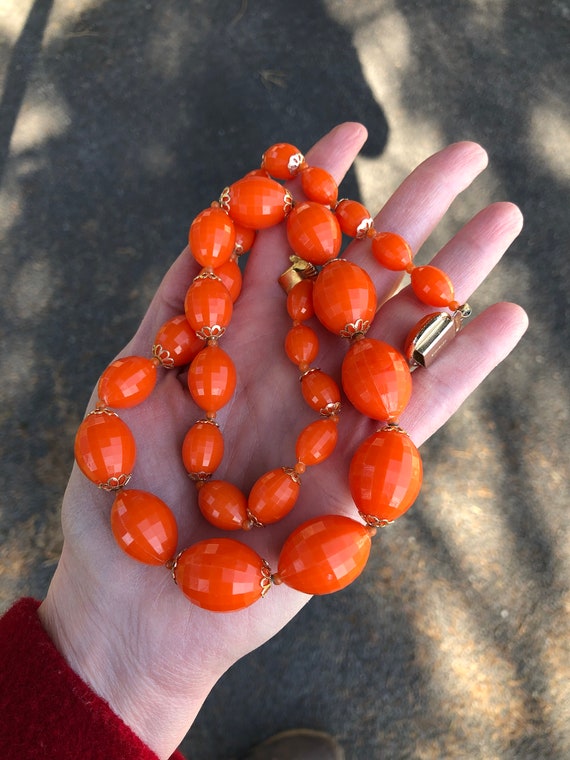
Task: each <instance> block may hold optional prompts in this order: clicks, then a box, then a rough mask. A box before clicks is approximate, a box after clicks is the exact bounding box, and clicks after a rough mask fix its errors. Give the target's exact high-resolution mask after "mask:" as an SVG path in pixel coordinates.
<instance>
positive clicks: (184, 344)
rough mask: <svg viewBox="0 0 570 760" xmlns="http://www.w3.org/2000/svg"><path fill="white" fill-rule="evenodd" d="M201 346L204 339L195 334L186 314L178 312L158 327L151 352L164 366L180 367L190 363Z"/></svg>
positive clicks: (202, 346)
mask: <svg viewBox="0 0 570 760" xmlns="http://www.w3.org/2000/svg"><path fill="white" fill-rule="evenodd" d="M202 348H204V340H203V339H202V338H199V337H198V336H197V335H196V331H195V330H194V329H193V328H192V327H191V326H190V322H188V320H187V319H186V314H179V315H178V316H176V317H172V319H169V320H168V321H167V322H165V323H164V324H163V325H162V326H161V327H160V329H159V330H158V332H157V333H156V336H155V338H154V345H153V347H152V352H153V354H154V356H156V357H157V359H158V360H159V361H160V362H161V364H163V365H164V366H165V367H182V366H184V365H185V364H190V362H191V361H192V359H193V358H194V357H195V356H196V354H197V353H198V351H200V350H201V349H202Z"/></svg>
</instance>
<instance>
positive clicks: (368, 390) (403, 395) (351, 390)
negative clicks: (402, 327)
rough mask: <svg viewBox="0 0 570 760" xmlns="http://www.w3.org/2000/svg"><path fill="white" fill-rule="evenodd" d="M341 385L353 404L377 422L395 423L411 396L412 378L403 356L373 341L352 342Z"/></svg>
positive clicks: (343, 367) (346, 357)
mask: <svg viewBox="0 0 570 760" xmlns="http://www.w3.org/2000/svg"><path fill="white" fill-rule="evenodd" d="M342 386H343V388H344V392H345V393H346V395H347V397H348V400H349V401H350V402H351V404H352V405H353V406H354V407H355V408H356V409H358V411H359V412H361V413H362V414H365V415H366V416H367V417H372V418H373V419H375V420H387V421H394V420H396V419H398V417H399V416H400V414H401V413H402V411H403V410H404V409H405V407H406V405H407V403H408V401H409V400H410V396H411V393H412V377H411V373H410V369H409V367H408V364H407V362H406V360H405V359H404V357H403V356H402V355H401V354H400V353H399V352H398V351H396V349H395V348H392V346H389V345H388V344H387V343H383V342H382V341H379V340H374V339H373V338H363V339H362V340H359V341H357V342H356V343H353V344H352V345H351V347H350V348H349V350H348V351H347V353H346V355H345V357H344V360H343V363H342Z"/></svg>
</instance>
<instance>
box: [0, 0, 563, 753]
mask: <svg viewBox="0 0 570 760" xmlns="http://www.w3.org/2000/svg"><path fill="white" fill-rule="evenodd" d="M569 42H570V5H569V4H568V2H565V0H553V1H552V2H540V1H538V2H537V0H461V1H458V2H455V1H454V2H449V1H447V0H426V2H422V3H418V2H412V1H411V0H363V1H362V2H340V1H337V0H314V1H313V2H308V1H306V2H300V1H299V0H292V1H290V2H288V3H280V2H276V0H264V1H262V0H257V1H256V0H243V1H242V2H239V0H231V1H227V2H221V1H220V0H210V2H207V3H206V2H200V1H199V0H161V1H160V2H146V3H144V2H135V1H134V0H106V1H104V0H76V1H74V2H72V0H58V1H53V0H35V2H32V1H31V0H0V82H1V85H0V86H1V93H2V94H1V99H0V183H1V184H0V240H1V251H0V256H1V263H0V294H1V295H0V298H1V306H0V308H1V321H0V337H1V340H2V350H1V352H0V425H1V433H0V456H1V460H2V472H1V476H0V477H1V481H0V483H1V488H0V494H1V496H0V499H1V502H0V606H1V608H2V609H6V608H7V607H8V606H9V605H10V604H11V602H12V601H14V600H15V599H17V598H18V597H20V596H22V595H32V596H36V597H42V596H43V594H44V593H45V591H46V588H47V585H48V583H49V580H50V577H51V575H52V573H53V570H54V567H55V565H56V563H57V558H58V555H59V551H60V547H61V531H60V527H59V507H60V502H61V498H62V494H63V491H64V487H65V484H66V481H67V477H68V475H69V471H70V468H71V465H72V441H73V437H74V434H75V430H76V428H77V425H78V424H79V422H80V420H81V419H82V416H83V413H84V409H85V405H86V402H87V400H88V396H89V392H90V389H91V388H92V386H93V385H94V383H95V382H96V380H97V378H98V376H99V374H100V372H101V371H102V369H103V368H104V367H105V366H106V365H107V363H108V362H109V360H110V358H112V357H113V356H114V354H115V353H116V352H117V351H118V350H119V349H120V348H121V347H122V346H123V345H124V344H125V343H126V341H127V340H128V338H129V337H130V335H131V334H132V332H133V331H134V329H135V328H136V326H137V324H138V322H139V320H140V318H141V316H142V314H143V313H144V311H145V308H146V306H147V304H148V302H149V299H150V297H151V294H152V293H153V291H154V289H155V287H156V285H157V284H158V282H159V280H160V278H161V276H162V273H163V272H164V271H165V270H166V268H167V267H168V265H169V264H170V262H171V261H172V260H173V259H174V258H175V257H176V255H177V254H178V252H179V251H180V250H181V249H182V248H183V247H184V245H185V238H186V234H187V228H188V225H189V222H190V220H191V219H192V218H193V216H194V215H195V214H196V213H197V212H198V211H199V210H201V209H202V208H203V205H204V199H210V198H214V197H216V196H217V195H218V193H219V190H220V188H221V187H223V186H224V185H225V184H226V182H227V178H228V176H229V175H231V176H232V177H237V176H239V175H240V173H242V172H243V171H245V170H248V169H249V168H251V167H252V166H253V165H255V164H257V162H258V160H259V155H260V153H261V152H262V150H263V149H264V148H265V147H267V146H268V145H270V144H271V143H272V142H275V141H277V140H287V141H290V142H293V143H295V144H297V145H299V146H300V147H301V148H302V149H305V148H307V147H308V146H310V145H311V144H312V142H313V141H314V140H315V139H317V138H318V137H320V136H321V135H322V134H323V133H325V132H326V131H327V130H328V129H329V128H330V127H332V126H333V125H335V124H336V123H338V122H341V121H345V120H358V121H361V122H363V123H364V124H365V125H366V126H367V128H368V130H369V133H370V139H369V141H368V143H367V145H366V147H365V148H364V150H363V153H362V155H361V157H360V158H359V159H358V160H357V162H356V165H355V169H354V170H353V171H352V172H351V174H350V175H349V177H348V178H347V180H346V181H345V182H344V184H343V194H344V195H347V196H350V197H360V198H361V199H362V201H363V202H364V203H366V204H367V205H368V206H369V207H370V208H371V209H374V210H375V209H376V208H377V207H378V206H379V205H380V204H381V203H382V201H383V199H385V198H386V197H387V196H388V195H389V194H390V192H391V191H392V190H393V189H394V188H395V187H396V185H397V184H398V183H399V182H400V181H401V179H402V178H403V177H404V176H405V175H406V174H407V173H408V172H409V171H410V170H411V169H412V168H413V167H414V166H415V165H416V164H417V163H419V162H420V161H421V160H422V159H423V158H425V157H426V156H427V155H429V154H430V153H432V152H433V151H435V150H437V149H438V148H440V147H442V146H444V145H445V144H447V143H450V142H453V141H455V140H459V139H473V140H476V141H478V142H480V143H481V144H482V145H484V147H485V148H486V149H487V151H488V152H489V156H490V167H489V169H488V170H487V171H486V173H485V175H484V176H483V177H481V178H480V179H478V180H477V181H476V182H475V184H474V185H473V187H472V188H470V189H469V190H468V191H467V192H466V193H465V194H464V195H463V196H462V197H461V198H460V199H459V200H458V201H457V202H456V203H455V204H454V206H453V207H452V210H451V213H450V214H449V215H448V217H447V218H446V220H445V222H444V223H442V224H441V226H440V227H439V228H438V230H437V231H436V233H435V234H434V235H433V237H432V239H431V240H430V241H429V242H428V244H427V245H426V247H425V250H424V251H423V252H422V253H421V256H424V257H425V259H426V260H427V259H428V258H429V257H430V255H431V253H433V251H434V250H436V249H437V247H438V246H439V245H441V244H442V243H443V242H444V241H445V240H446V239H448V238H449V237H450V236H451V235H452V234H453V233H454V231H456V230H457V228H458V227H459V226H460V225H461V224H462V223H463V222H464V221H466V220H467V219H468V218H469V217H470V216H471V215H472V214H474V213H475V212H476V211H477V210H478V209H479V208H481V207H482V206H484V205H486V204H487V203H489V202H492V201H495V200H511V201H514V202H516V203H518V204H519V206H520V207H521V209H522V211H523V213H524V215H525V218H526V226H525V229H524V231H523V234H522V235H521V237H520V238H519V239H518V240H517V242H516V243H515V244H514V245H513V247H512V248H511V250H510V252H509V254H508V255H507V256H506V257H505V259H504V260H503V262H502V263H501V264H500V265H499V266H498V267H497V269H496V270H495V272H494V273H493V275H492V276H491V277H490V278H489V279H488V281H487V282H486V283H485V284H484V285H483V286H482V287H481V288H480V289H479V290H478V291H477V293H476V294H475V296H474V298H473V299H472V305H473V306H474V308H475V309H476V310H477V311H478V310H481V309H483V308H484V307H485V306H487V305H488V304H490V303H492V302H494V301H496V300H503V299H504V300H511V301H515V302H518V303H520V304H522V305H523V306H524V307H525V308H526V309H527V311H528V313H529V315H530V324H531V326H530V330H529V332H528V334H527V336H526V337H525V338H524V340H523V342H522V344H521V345H520V347H519V348H518V349H517V351H516V353H515V354H513V355H512V356H511V357H510V358H509V359H508V361H507V362H505V364H504V365H502V366H501V367H500V368H498V369H497V370H496V371H495V372H494V373H493V375H492V376H491V377H490V378H489V379H488V380H487V382H486V383H485V384H484V385H483V386H482V387H481V388H480V389H479V390H478V391H477V392H476V393H475V394H474V395H473V396H472V398H471V399H470V400H469V401H468V402H467V403H466V404H465V405H464V406H463V407H462V409H461V410H460V412H459V413H458V414H457V415H456V416H455V417H454V419H453V420H452V421H451V422H450V423H449V424H448V425H447V426H446V427H445V428H444V429H443V430H442V431H441V432H440V433H438V434H437V435H436V436H435V437H434V438H432V439H431V440H430V441H429V442H428V443H427V444H426V445H425V447H424V448H423V457H424V462H425V469H426V484H425V487H424V489H423V491H422V495H421V497H420V499H419V502H418V503H417V504H416V505H415V507H414V509H413V510H412V511H411V512H410V513H409V515H408V516H407V517H406V518H403V519H402V520H400V521H399V522H398V523H397V524H396V525H394V526H392V528H391V529H390V532H389V536H387V537H382V551H376V552H374V553H373V555H372V558H371V560H370V562H369V565H368V567H367V569H366V571H365V573H364V575H363V576H362V577H361V578H360V579H359V580H358V581H357V582H356V583H355V584H354V585H353V586H352V587H350V589H347V590H346V591H344V592H341V593H339V594H336V595H333V596H331V597H326V598H321V599H318V600H313V602H312V603H311V604H310V605H309V606H308V607H307V608H305V610H304V611H303V612H302V613H301V614H300V615H299V616H298V618H296V620H295V621H293V623H292V624H291V625H290V626H289V627H288V628H287V629H286V630H285V631H283V632H282V633H281V634H280V635H279V636H277V637H276V638H275V639H274V640H272V641H271V642H270V643H269V644H267V645H266V646H265V647H263V648H262V649H261V650H260V651H258V652H256V653H255V654H253V655H250V656H249V657H247V658H245V659H244V660H242V661H241V662H240V663H239V664H238V665H237V666H235V667H234V668H233V669H232V670H231V671H230V672H229V673H228V674H227V675H226V676H225V677H224V678H223V679H222V681H221V682H220V683H219V684H218V686H217V687H216V689H215V690H214V692H213V693H212V694H211V696H210V697H209V699H208V701H207V702H206V705H205V707H204V709H203V711H202V713H201V714H200V716H199V718H198V720H197V722H196V723H195V725H194V726H193V728H192V730H191V731H190V733H189V735H188V737H187V738H186V740H185V742H184V744H183V746H182V749H183V751H185V752H186V753H187V755H188V757H190V758H193V759H194V760H210V759H218V758H219V759H220V760H225V759H226V758H231V757H237V756H239V754H240V753H242V752H243V751H244V750H245V749H246V748H247V747H249V746H250V745H251V744H254V743H255V742H257V741H260V740H262V739H263V738H265V737H267V736H269V735H271V734H272V733H275V732H276V731H278V730H282V729H286V728H291V727H296V726H305V727H310V728H318V729H324V730H327V731H329V732H331V733H333V734H334V735H336V736H337V738H338V739H339V740H340V741H341V742H342V744H343V745H344V747H345V749H346V752H347V757H348V758H356V759H357V760H360V758H386V759H390V758H397V759H400V758H419V759H421V760H424V759H425V760H428V759H429V760H432V759H433V760H435V758H444V757H445V758H500V760H507V759H511V758H513V759H514V758H516V759H517V760H521V759H524V760H539V759H542V758H550V759H553V760H563V759H564V758H568V757H570V638H569V617H570V593H569V589H570V549H569V547H570V535H569V532H570V529H569V521H568V519H567V513H568V503H569V500H568V451H569V450H570V445H569V434H568V410H569V403H568V395H569V391H568V385H569V377H568V369H569V346H570V340H569V338H570V322H569V319H568V313H569V306H568V297H567V294H568V287H569V283H570V280H569V269H570V265H569V257H568V239H569V238H568V209H569V204H568V200H569V196H568V186H569V181H570V110H569V106H568V103H569V102H570V97H569V95H570V93H569V91H568V82H569V78H568V73H569V72H568V68H569V67H568V49H569Z"/></svg>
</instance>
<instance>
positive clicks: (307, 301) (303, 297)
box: [287, 280, 315, 322]
mask: <svg viewBox="0 0 570 760" xmlns="http://www.w3.org/2000/svg"><path fill="white" fill-rule="evenodd" d="M287 313H288V314H289V316H290V317H291V319H296V320H297V321H298V322H304V321H305V320H306V319H309V318H310V317H312V316H313V314H314V313H315V310H314V309H313V281H312V280H301V282H298V283H297V284H296V285H294V286H293V287H292V288H291V290H290V291H289V292H288V293H287Z"/></svg>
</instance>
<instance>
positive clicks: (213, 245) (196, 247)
mask: <svg viewBox="0 0 570 760" xmlns="http://www.w3.org/2000/svg"><path fill="white" fill-rule="evenodd" d="M235 239H236V233H235V229H234V224H233V222H232V220H231V219H230V218H229V216H228V215H227V214H226V212H225V211H223V210H222V209H221V208H207V209H205V210H204V211H202V212H201V213H199V214H198V216H197V217H196V218H195V219H194V221H193V222H192V224H191V225H190V231H189V233H188V243H189V245H190V251H191V252H192V255H193V256H194V258H195V259H196V261H197V262H198V264H200V265H201V266H203V267H213V268H216V267H219V266H221V265H222V264H224V263H225V262H226V261H227V260H228V259H229V258H230V256H231V255H232V253H233V252H234V247H235Z"/></svg>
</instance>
